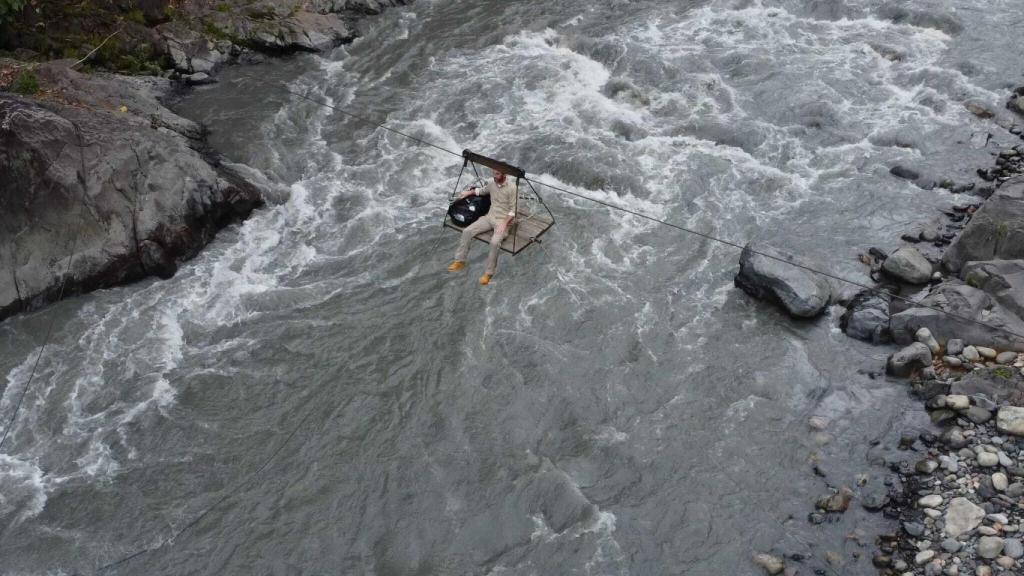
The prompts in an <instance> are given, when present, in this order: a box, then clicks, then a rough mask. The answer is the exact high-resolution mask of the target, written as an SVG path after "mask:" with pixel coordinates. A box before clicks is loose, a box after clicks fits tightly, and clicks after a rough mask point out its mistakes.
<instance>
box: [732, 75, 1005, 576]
mask: <svg viewBox="0 0 1024 576" xmlns="http://www.w3.org/2000/svg"><path fill="white" fill-rule="evenodd" d="M1022 94H1024V87H1022V88H1018V89H1016V90H1014V91H1013V93H1012V94H1011V95H1010V96H1009V100H1008V102H1007V106H1006V107H1007V109H1009V110H1010V111H1012V112H1013V113H1015V114H1019V115H1024V106H1022V105H1024V96H1021V95H1022ZM965 106H966V107H967V109H968V110H970V111H971V112H972V113H974V114H975V115H976V116H978V117H980V118H991V119H998V121H994V122H993V123H994V124H995V125H996V129H1003V130H1006V131H1007V132H1008V133H1009V134H1011V135H1013V136H1021V134H1022V130H1021V129H1020V127H1019V126H1017V124H1016V123H1015V122H1010V121H1007V119H1006V118H1007V117H1006V116H1005V114H1002V115H998V114H997V113H996V112H994V111H990V110H987V109H985V108H984V107H983V106H981V105H980V104H978V103H977V102H967V103H965ZM1018 119H1019V118H1018ZM991 137H992V135H991V134H989V135H988V136H987V137H986V138H984V142H983V146H986V147H987V146H988V145H989V142H990V140H991ZM972 140H974V139H973V138H972ZM978 140H981V139H978ZM992 155H993V157H994V163H993V165H992V166H982V167H979V168H978V170H977V175H978V177H979V179H980V181H979V182H972V183H960V184H956V183H953V182H952V181H943V182H941V183H939V184H936V183H935V182H931V181H928V182H925V179H923V178H922V177H921V175H920V174H919V173H918V172H917V171H916V170H914V169H913V168H912V167H906V166H901V165H897V166H893V167H892V170H891V174H892V175H893V176H894V177H896V178H902V179H908V180H911V181H914V182H915V184H917V185H918V186H921V187H928V189H932V188H936V187H938V188H945V189H947V190H949V191H950V192H952V193H957V194H963V195H965V198H966V199H967V200H968V201H967V202H964V203H960V204H957V205H955V206H953V208H952V210H949V211H946V212H944V213H943V217H942V218H941V219H938V220H935V219H933V220H930V221H928V222H924V223H922V224H921V225H920V226H919V227H918V228H917V229H915V230H911V231H908V232H907V233H905V234H903V235H902V236H901V240H902V241H903V245H902V246H901V247H899V248H898V249H896V250H894V251H893V252H892V253H888V254H887V253H886V252H885V251H883V250H881V249H878V248H871V249H870V250H868V251H866V252H865V253H863V254H861V255H860V256H859V258H860V260H861V262H862V263H864V264H865V265H867V266H868V267H869V269H870V274H869V275H870V277H871V279H872V280H874V281H875V283H876V287H874V288H867V289H864V290H861V291H859V292H857V293H856V294H850V293H849V292H848V291H845V292H844V291H842V290H837V289H836V288H835V287H830V286H829V285H828V284H827V283H824V282H823V281H822V279H821V278H817V277H815V275H814V274H813V273H812V272H810V271H808V270H801V269H798V268H793V267H786V266H780V265H778V264H776V263H775V262H772V261H771V260H770V258H765V257H764V256H761V255H758V252H763V247H757V246H753V247H751V246H748V247H747V250H745V251H744V255H743V257H741V259H740V272H739V273H738V274H737V277H736V285H737V286H738V287H740V288H742V289H743V290H744V291H746V292H747V293H748V294H750V295H751V296H754V297H756V298H759V299H762V300H766V301H770V302H774V303H776V304H778V305H780V306H781V307H782V308H784V309H785V310H786V311H787V312H788V313H789V314H790V315H791V316H793V317H794V318H808V317H815V316H817V315H819V314H822V313H824V312H825V310H826V309H827V308H828V306H829V305H830V304H831V305H836V304H838V305H839V306H840V307H841V308H842V309H843V314H842V316H841V318H840V320H839V327H840V329H841V330H842V331H843V332H844V333H846V334H847V336H849V337H852V338H856V339H859V340H864V341H866V342H870V343H873V344H876V345H887V344H896V345H898V346H899V347H900V349H899V350H898V351H896V352H895V353H893V354H891V355H889V357H888V360H887V362H886V368H885V371H886V373H887V374H888V375H889V376H890V377H892V378H895V379H898V380H900V381H906V382H908V383H909V384H910V387H909V388H908V393H910V394H912V395H913V396H914V397H915V398H918V399H919V400H920V401H921V402H922V403H923V404H924V408H925V409H926V410H927V411H928V414H929V416H930V418H931V422H932V424H933V427H932V428H931V429H928V430H924V431H921V430H913V431H910V430H908V431H905V432H904V433H903V434H901V438H900V441H899V446H894V447H892V448H893V449H894V450H895V451H896V453H897V454H899V456H898V457H896V458H887V459H886V461H885V463H884V464H885V466H886V467H887V468H888V469H889V474H888V475H887V477H886V478H885V479H884V484H885V486H886V487H887V491H886V492H877V491H876V492H871V491H866V490H857V489H852V488H849V487H848V486H842V487H841V488H838V489H835V490H833V492H832V493H831V494H829V495H826V496H823V497H822V498H820V499H818V500H817V502H816V503H815V507H814V508H815V510H814V512H811V513H810V514H809V516H808V519H809V521H810V522H811V523H817V522H819V521H822V519H824V518H825V517H827V516H828V515H830V514H842V513H844V512H845V511H846V510H847V508H848V507H849V506H850V505H851V503H852V502H854V501H859V503H860V505H861V506H862V507H863V508H864V509H865V510H867V511H869V512H879V513H882V514H884V515H885V516H886V517H887V518H890V519H891V520H892V521H893V522H894V523H895V524H896V526H895V527H896V530H895V531H893V532H891V533H887V534H881V535H879V537H878V539H877V541H876V542H875V553H874V554H873V556H872V560H871V561H872V564H873V565H874V567H875V568H876V569H877V570H878V571H879V573H880V574H882V575H884V576H897V575H899V576H909V575H914V576H916V575H925V576H938V575H940V574H945V575H947V576H957V575H959V574H965V575H966V574H972V575H977V576H989V575H991V574H1003V573H1007V574H1008V573H1016V572H1015V571H1016V570H1019V567H1020V565H1021V562H1022V560H1021V559H1022V557H1024V546H1022V545H1021V538H1020V533H1021V532H1022V531H1024V498H1022V497H1024V425H1022V423H1024V336H1022V334H1024V314H1022V312H1024V252H1022V251H1024V144H1016V145H1013V146H1011V147H1009V148H1004V149H999V150H993V151H992ZM921 246H927V247H928V248H929V250H927V251H925V250H921V249H919V247H921ZM774 256H779V255H777V254H776V255H774ZM783 256H785V255H783ZM825 426H827V422H826V421H824V420H821V419H819V418H812V419H811V421H810V422H809V427H810V429H811V430H821V429H823V428H824V427H825ZM859 485H861V484H860V483H859V482H850V483H849V486H859ZM802 561H803V558H796V557H787V556H785V555H780V554H773V553H760V554H757V555H755V556H754V558H753V562H754V563H755V564H756V565H758V566H760V567H761V568H762V569H763V570H764V571H765V572H766V573H768V574H782V573H785V574H796V573H798V571H799V565H800V563H801V562H802Z"/></svg>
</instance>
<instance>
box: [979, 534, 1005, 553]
mask: <svg viewBox="0 0 1024 576" xmlns="http://www.w3.org/2000/svg"><path fill="white" fill-rule="evenodd" d="M1003 545H1004V542H1003V539H1002V538H999V537H998V536H982V537H981V538H980V539H978V556H981V557H982V558H988V559H992V558H995V557H996V556H999V553H1000V552H1002V551H1003Z"/></svg>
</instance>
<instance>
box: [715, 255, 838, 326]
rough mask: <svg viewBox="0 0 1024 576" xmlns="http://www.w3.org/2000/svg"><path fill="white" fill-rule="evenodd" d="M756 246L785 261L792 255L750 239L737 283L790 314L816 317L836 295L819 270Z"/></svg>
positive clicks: (783, 258)
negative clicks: (752, 241) (798, 265)
mask: <svg viewBox="0 0 1024 576" xmlns="http://www.w3.org/2000/svg"><path fill="white" fill-rule="evenodd" d="M754 250H756V251H758V252H761V253H764V254H770V255H772V256H775V257H777V258H781V259H782V260H784V261H794V262H795V260H793V258H792V256H789V255H787V254H785V253H783V252H780V251H778V250H776V249H774V248H771V247H770V246H766V245H764V244H760V243H757V244H755V243H750V244H747V246H746V247H745V248H744V249H743V253H742V254H741V255H740V271H739V273H738V274H737V275H736V278H735V283H736V286H738V287H739V288H741V289H742V290H743V291H744V292H746V293H747V294H750V295H751V296H753V297H754V298H758V299H760V300H767V301H769V302H775V303H778V304H780V305H781V306H782V307H783V308H785V310H786V312H788V313H789V315H790V316H793V317H796V318H812V317H814V316H817V315H818V314H821V313H822V311H824V309H825V306H827V305H828V303H829V299H830V298H831V296H832V288H831V286H829V283H828V282H827V281H826V280H825V278H824V277H822V276H821V275H819V274H815V273H813V272H809V271H807V270H804V269H801V268H798V267H796V266H792V265H790V264H786V263H785V262H780V261H778V260H775V259H772V258H768V257H766V256H763V255H761V254H755V253H754Z"/></svg>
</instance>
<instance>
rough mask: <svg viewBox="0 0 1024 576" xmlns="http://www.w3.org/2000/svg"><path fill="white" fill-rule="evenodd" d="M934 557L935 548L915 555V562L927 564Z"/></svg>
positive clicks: (919, 564)
mask: <svg viewBox="0 0 1024 576" xmlns="http://www.w3.org/2000/svg"><path fill="white" fill-rule="evenodd" d="M934 557H935V550H924V551H921V552H918V553H917V556H914V564H917V565H918V566H921V565H922V564H927V563H928V561H930V560H931V559H932V558H934Z"/></svg>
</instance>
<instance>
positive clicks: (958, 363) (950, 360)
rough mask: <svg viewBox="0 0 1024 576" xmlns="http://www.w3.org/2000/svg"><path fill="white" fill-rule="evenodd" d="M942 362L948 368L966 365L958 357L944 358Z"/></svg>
mask: <svg viewBox="0 0 1024 576" xmlns="http://www.w3.org/2000/svg"><path fill="white" fill-rule="evenodd" d="M942 361H943V362H945V363H946V365H947V366H952V367H953V368H959V367H961V366H963V365H964V363H963V360H960V359H959V358H957V357H956V356H943V357H942Z"/></svg>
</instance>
